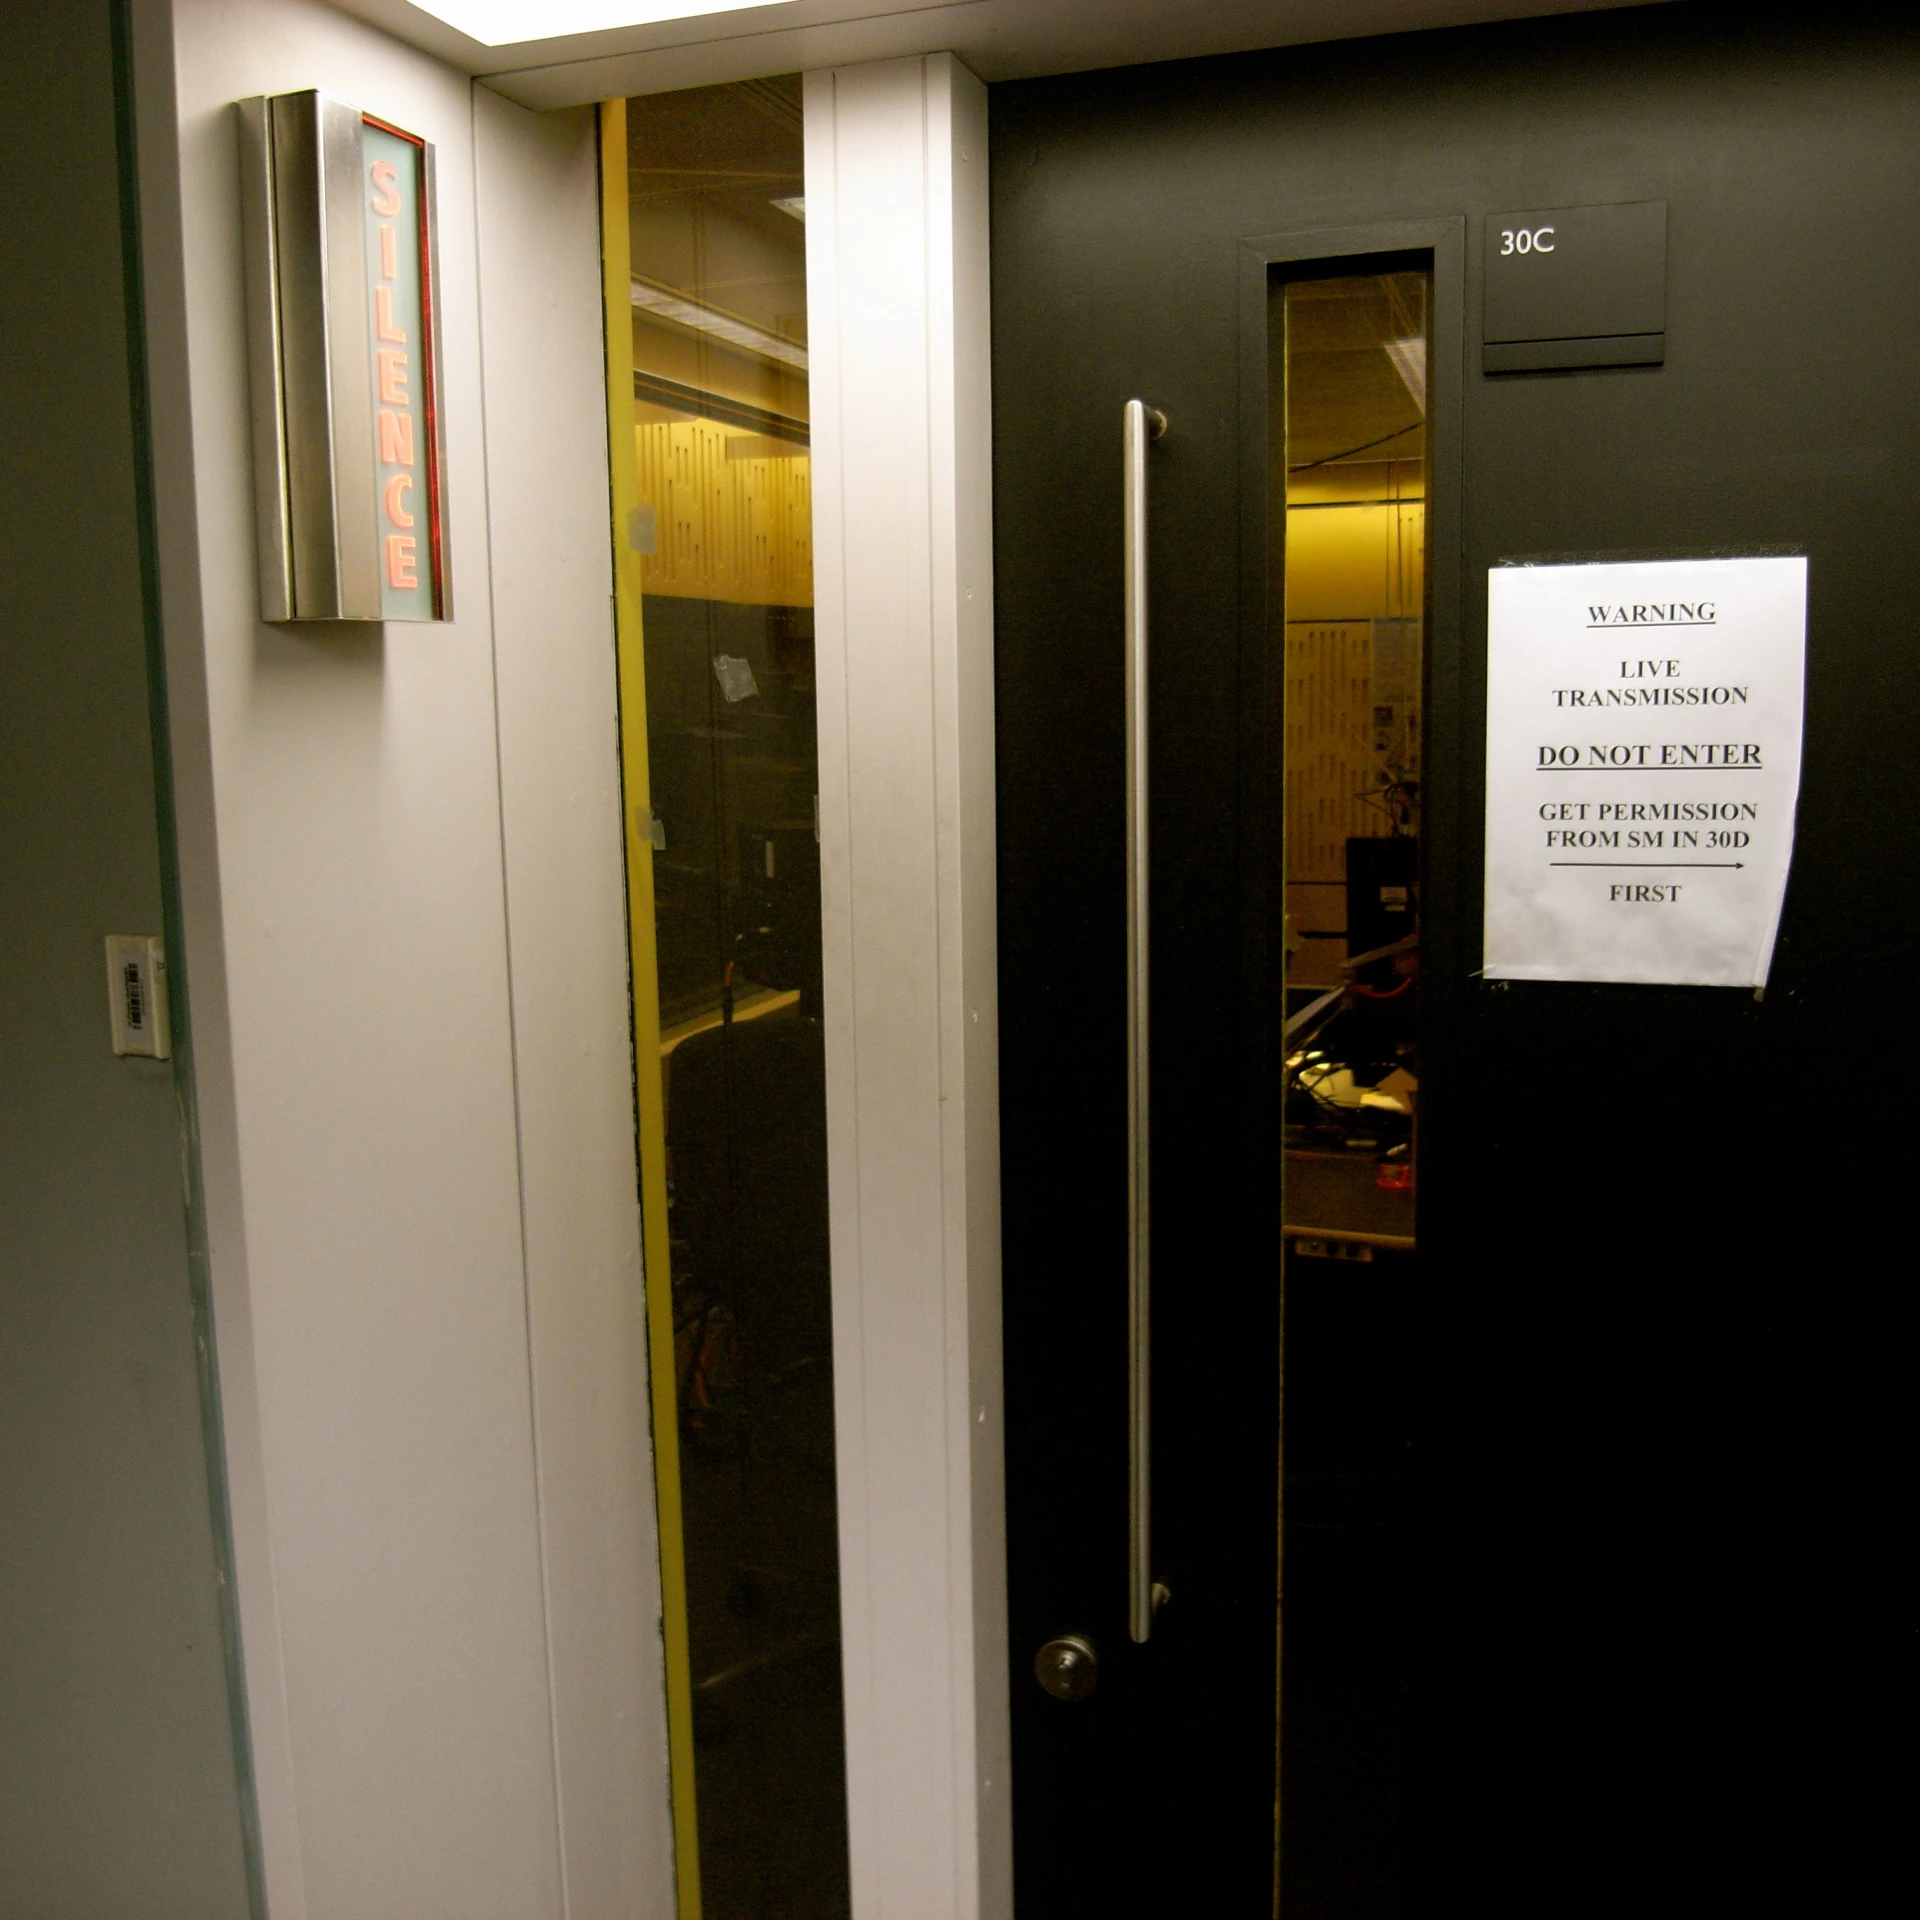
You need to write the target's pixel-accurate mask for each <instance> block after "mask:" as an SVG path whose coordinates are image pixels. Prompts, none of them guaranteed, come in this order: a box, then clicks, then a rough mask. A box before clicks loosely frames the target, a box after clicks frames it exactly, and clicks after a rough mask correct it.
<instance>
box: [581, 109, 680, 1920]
mask: <svg viewBox="0 0 1920 1920" xmlns="http://www.w3.org/2000/svg"><path fill="white" fill-rule="evenodd" d="M631 244H632V243H631V239H630V236H629V230H628V226H627V103H626V102H625V101H624V100H605V101H602V102H601V105H600V259H601V271H602V273H603V275H604V290H605V295H606V336H607V453H608V455H609V458H610V460H611V462H612V469H613V472H612V480H613V578H614V635H615V645H616V647H617V649H618V658H619V688H620V770H621V776H622V785H623V788H624V792H625V802H626V804H625V807H624V809H623V811H624V814H625V823H626V847H627V955H628V967H629V977H630V979H631V982H632V989H633V1065H634V1090H635V1100H636V1104H637V1106H638V1109H639V1125H640V1238H641V1248H642V1251H643V1253H644V1255H645V1259H646V1289H647V1351H648V1360H649V1366H648V1371H649V1374H650V1377H651V1385H652V1393H653V1482H654V1500H655V1505H656V1509H657V1511H658V1514H659V1521H660V1612H661V1632H662V1637H663V1638H664V1640H665V1642H666V1667H667V1760H668V1764H669V1767H670V1769H671V1778H672V1783H673V1850H674V1877H675V1887H676V1890H677V1896H678V1908H679V1920H700V1830H699V1824H698V1821H697V1819H696V1817H695V1808H694V1792H693V1669H692V1664H691V1658H690V1653H689V1648H688V1643H687V1556H686V1537H685V1534H684V1532H683V1530H682V1526H681V1509H680V1406H679V1392H678V1384H677V1368H676V1365H675V1359H674V1343H673V1267H672V1260H671V1256H670V1254H669V1252H668V1247H667V1120H666V1102H665V1099H664V1097H663V1090H662V1083H661V1075H660V973H659V966H658V962H657V959H656V955H655V952H654V933H653V831H652V823H653V789H652V786H651V784H650V782H649V778H648V772H647V671H646V656H645V652H644V650H643V647H642V642H641V627H640V556H639V554H638V553H636V552H635V551H634V549H633V547H632V546H631V545H630V544H629V542H628V539H627V529H628V527H629V526H630V525H631V524H632V522H631V519H630V516H631V515H632V514H633V513H634V511H635V510H636V509H637V508H638V507H639V505H640V476H639V461H638V458H637V456H636V453H635V449H634V437H633V307H632V295H631V291H630V285H631V278H632V274H631Z"/></svg>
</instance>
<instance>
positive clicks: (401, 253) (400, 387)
mask: <svg viewBox="0 0 1920 1920" xmlns="http://www.w3.org/2000/svg"><path fill="white" fill-rule="evenodd" d="M423 144H424V143H423V142H421V141H419V140H416V139H415V138H414V137H413V136H412V135H411V134H404V133H401V132H400V131H398V129H396V128H393V127H389V126H387V125H385V124H384V123H383V122H381V121H378V120H375V119H374V118H373V117H372V116H371V115H370V114H369V115H363V116H362V119H361V128H360V148H361V153H362V155H363V157H364V168H365V178H366V233H367V292H368V299H369V312H368V321H369V330H370V335H371V337H370V340H369V343H368V344H369V347H370V350H371V353H372V357H373V358H372V366H373V405H374V465H375V481H376V488H377V492H378V497H379V520H380V535H379V538H380V603H381V612H382V613H383V614H384V616H385V617H386V618H387V619H389V620H432V619H434V618H435V617H436V615H437V612H438V609H437V607H436V605H435V586H436V583H437V582H438V579H439V575H440V566H439V520H440V516H439V513H438V511H437V508H438V505H439V499H438V495H439V491H440V488H439V474H438V472H437V471H436V468H437V465H438V462H437V461H436V460H435V458H434V436H433V430H432V429H433V420H432V416H431V413H430V410H429V405H428V401H429V396H430V395H431V394H432V392H433V371H434V369H433V362H432V352H433V343H432V336H431V333H430V331H429V328H428V324H427V322H428V319H429V317H430V314H431V307H430V305H429V302H430V300H431V298H432V288H431V284H430V280H429V276H428V250H427V226H426V221H425V218H424V214H423V209H424V202H425V191H424V189H425V181H424V179H423V178H422V175H423V172H424V166H423V159H424V155H423V152H422V148H423Z"/></svg>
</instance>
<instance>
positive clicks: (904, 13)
mask: <svg viewBox="0 0 1920 1920" xmlns="http://www.w3.org/2000/svg"><path fill="white" fill-rule="evenodd" d="M1649 3H1650V0H776V3H775V4H773V5H769V6H758V7H749V8H745V9H743V10H741V11H740V12H737V13H720V14H707V15H704V16H702V17H699V18H695V19H691V20H681V21H664V22H661V23H659V24H657V25H654V26H649V27H623V28H617V29H614V30H612V31H610V32H606V33H581V34H572V35H568V36H566V37H564V38H559V39H551V40H523V41H517V42H515V43H514V44H513V45H511V46H503V47H486V46H482V45H481V44H480V42H479V41H477V40H470V39H468V38H467V36H466V35H465V34H463V33H459V32H457V31H456V30H455V29H454V28H452V27H449V26H447V25H446V24H445V23H444V22H443V21H440V20H436V19H435V18H434V17H433V16H432V15H431V14H429V13H424V12H422V11H421V9H420V8H418V7H416V6H412V5H409V4H408V0H334V4H335V5H336V6H338V7H340V8H341V10H342V11H343V12H346V13H352V14H357V15H358V16H359V17H360V18H361V19H363V20H368V21H372V22H373V23H374V24H376V25H378V26H381V27H384V28H385V29H386V30H387V32H389V33H391V34H393V35H394V36H395V38H397V39H400V40H404V41H407V42H408V43H410V44H411V45H413V46H417V47H421V48H423V49H425V50H426V51H427V52H430V53H433V54H436V55H438V56H439V57H440V58H441V59H443V60H445V61H447V62H448V63H449V64H450V65H452V66H455V67H458V68H460V69H461V70H462V71H463V72H466V73H472V74H479V75H483V76H484V77H485V78H486V80H487V83H488V85H489V86H492V87H494V88H496V89H498V91H500V92H501V93H504V94H505V95H506V96H507V97H508V98H509V99H511V100H518V101H520V102H521V103H522V104H523V105H525V106H529V107H564V106H577V105H579V104H581V103H582V102H584V101H588V100H607V99H612V98H614V97H616V96H619V95H625V94H636V93H665V92H667V91H669V90H671V89H673V88H676V87H699V86H710V85H713V84H715V83H716V82H719V81H725V80H751V79H756V78H758V77H760V76H762V75H764V74H772V73H800V72H805V71H806V70H807V69H809V68H813V67H830V66H842V65H846V64H849V63H851V62H853V61H859V60H884V59H888V58H891V57H893V56H896V55H901V54H918V53H937V52H951V53H955V54H958V55H959V56H960V58H961V59H962V60H964V61H965V62H966V64H967V65H968V66H969V67H971V68H972V69H973V71H974V72H975V73H977V74H978V75H979V76H980V77H981V78H982V79H983V80H989V81H992V80H1020V79H1029V78H1032V77H1033V76H1035V75H1038V74H1044V73H1076V72H1084V71H1087V70H1089V69H1092V68H1095V67H1122V66H1133V65H1137V64H1139V63H1141V62H1143V61H1149V60H1181V59H1190V58H1193V57H1194V56H1196V55H1200V54H1209V53H1242V52H1245V51H1247V50H1248V49H1250V48H1253V47H1283V46H1300V45H1304V44H1306V43H1307V42H1309V41H1315V40H1347V39H1357V38H1360V37H1361V36H1363V35H1367V34H1377V33H1402V32H1407V31H1410V30H1413V29H1416V28H1424V27H1453V26H1465V25H1468V24H1470V23H1473V22H1478V21H1487V20H1518V19H1525V18H1528V17H1531V16H1534V15H1538V14H1548V13H1584V12H1588V11H1596V10H1599V9H1601V8H1606V7H1620V6H1641V5H1647V4H1649ZM535 4H536V5H537V0H535Z"/></svg>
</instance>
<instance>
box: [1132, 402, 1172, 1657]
mask: <svg viewBox="0 0 1920 1920" xmlns="http://www.w3.org/2000/svg"><path fill="white" fill-rule="evenodd" d="M1120 419H1121V428H1120V439H1121V455H1122V460H1121V475H1122V479H1121V520H1122V527H1123V537H1122V550H1123V565H1124V570H1125V583H1126V584H1125V592H1126V640H1127V703H1126V704H1127V1407H1128V1422H1127V1496H1128V1514H1129V1523H1130V1524H1129V1529H1128V1542H1127V1621H1128V1631H1129V1632H1130V1633H1131V1635H1132V1636H1133V1639H1134V1641H1135V1643H1136V1644H1141V1643H1144V1642H1145V1640H1146V1638H1147V1636H1148V1635H1149V1634H1150V1633H1151V1632H1152V1631H1153V1614H1154V1607H1155V1605H1156V1602H1157V1600H1158V1599H1159V1597H1160V1596H1159V1594H1158V1593H1157V1592H1156V1590H1155V1587H1154V1583H1153V1499H1152V1486H1151V1482H1152V1474H1151V1468H1152V1446H1153V1398H1152V1375H1151V1357H1152V1356H1151V1352H1150V1347H1149V1338H1150V1334H1151V1331H1152V1313H1151V1305H1152V1261H1151V1247H1152V1241H1151V1237H1150V1234H1149V1220H1148V1212H1147V1188H1148V1170H1149V1165H1150V1162H1149V1140H1148V1127H1147V1038H1148V1019H1147V1011H1148V1000H1147V985H1148V982H1147V878H1148V873H1147V443H1148V442H1149V441H1150V440H1157V439H1159V438H1160V436H1161V435H1162V434H1163V433H1165V432H1166V430H1167V416H1166V415H1165V414H1164V413H1161V412H1159V411H1158V410H1157V409H1155V408H1153V407H1150V406H1148V405H1147V404H1146V403H1145V402H1144V401H1141V400H1129V401H1128V402H1127V404H1126V406H1125V408H1124V409H1123V410H1122V412H1121V416H1120Z"/></svg>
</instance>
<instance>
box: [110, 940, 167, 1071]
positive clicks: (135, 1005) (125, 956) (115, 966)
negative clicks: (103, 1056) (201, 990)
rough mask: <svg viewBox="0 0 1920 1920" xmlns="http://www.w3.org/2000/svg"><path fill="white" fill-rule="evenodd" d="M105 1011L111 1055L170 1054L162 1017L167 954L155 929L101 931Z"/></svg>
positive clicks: (154, 1056)
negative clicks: (103, 935)
mask: <svg viewBox="0 0 1920 1920" xmlns="http://www.w3.org/2000/svg"><path fill="white" fill-rule="evenodd" d="M107 1014H108V1018H109V1019H110V1020H111V1022H112V1024H113V1050H114V1052H115V1053H117V1054H143V1055H145V1056H146V1057H147V1058H149V1059H153V1060H166V1059H169V1058H171V1057H172V1054H173V1035H172V1032H171V1031H170V1028H169V1025H168V1020H167V953H166V948H165V947H164V946H163V945H162V943H161V941H160V938H159V936H158V935H157V934H151V933H110V934H108V935H107Z"/></svg>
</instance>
